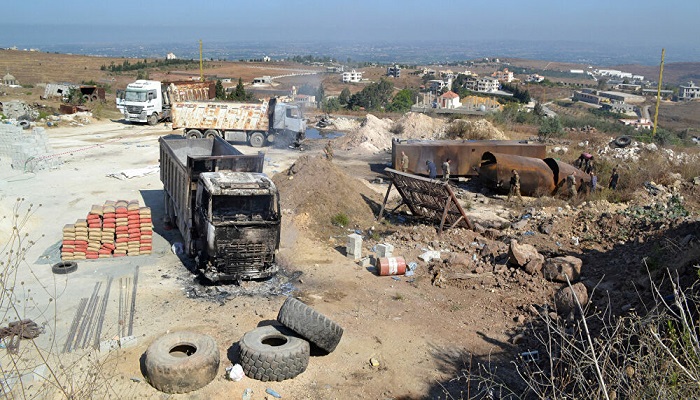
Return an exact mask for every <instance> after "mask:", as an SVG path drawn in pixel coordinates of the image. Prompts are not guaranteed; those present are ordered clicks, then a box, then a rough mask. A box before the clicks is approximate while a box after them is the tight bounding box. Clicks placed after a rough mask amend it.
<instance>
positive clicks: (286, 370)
mask: <svg viewBox="0 0 700 400" xmlns="http://www.w3.org/2000/svg"><path fill="white" fill-rule="evenodd" d="M238 344H239V346H240V348H241V353H240V355H241V360H240V361H241V366H242V367H243V372H245V374H246V376H247V377H249V378H253V379H257V380H260V381H263V382H267V381H277V382H279V381H283V380H285V379H291V378H294V377H295V376H297V375H299V374H301V373H302V372H304V371H305V370H306V367H307V366H308V365H309V353H310V346H309V342H307V341H306V340H304V339H302V338H300V337H298V336H297V335H296V334H295V333H294V332H292V331H291V330H289V329H287V328H285V327H283V326H272V325H268V326H262V327H260V328H256V329H253V330H252V331H250V332H248V333H246V334H245V335H243V337H242V338H241V340H240V341H239V342H238Z"/></svg>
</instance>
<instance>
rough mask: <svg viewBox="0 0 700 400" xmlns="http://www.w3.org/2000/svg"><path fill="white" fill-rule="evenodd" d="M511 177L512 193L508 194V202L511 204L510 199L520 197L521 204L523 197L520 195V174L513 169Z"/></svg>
mask: <svg viewBox="0 0 700 400" xmlns="http://www.w3.org/2000/svg"><path fill="white" fill-rule="evenodd" d="M510 172H511V176H510V191H509V192H508V202H510V198H511V197H512V196H518V200H520V203H522V202H523V197H522V196H521V195H520V175H519V174H518V171H516V170H515V169H512V170H511V171H510Z"/></svg>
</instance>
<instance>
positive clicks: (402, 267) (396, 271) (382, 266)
mask: <svg viewBox="0 0 700 400" xmlns="http://www.w3.org/2000/svg"><path fill="white" fill-rule="evenodd" d="M377 272H378V273H379V275H381V276H388V275H403V274H405V273H406V260H404V259H403V257H381V258H378V259H377Z"/></svg>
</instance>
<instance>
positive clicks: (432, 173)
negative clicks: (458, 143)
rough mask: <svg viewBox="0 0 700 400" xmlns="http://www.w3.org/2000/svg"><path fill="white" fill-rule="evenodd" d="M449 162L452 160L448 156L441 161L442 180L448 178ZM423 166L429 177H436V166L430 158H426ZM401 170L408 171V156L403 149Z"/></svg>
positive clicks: (447, 179)
mask: <svg viewBox="0 0 700 400" xmlns="http://www.w3.org/2000/svg"><path fill="white" fill-rule="evenodd" d="M451 163H452V160H450V159H449V158H446V159H445V161H444V162H443V163H442V180H443V181H445V182H447V181H449V180H450V168H451ZM425 168H426V170H427V171H428V177H429V178H430V179H436V178H437V167H436V166H435V163H434V162H433V161H432V160H428V161H426V162H425ZM401 172H408V156H407V155H406V152H404V151H402V152H401Z"/></svg>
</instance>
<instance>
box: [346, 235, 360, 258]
mask: <svg viewBox="0 0 700 400" xmlns="http://www.w3.org/2000/svg"><path fill="white" fill-rule="evenodd" d="M345 255H346V256H347V257H348V258H352V259H353V260H355V261H357V260H359V259H360V258H361V257H362V236H360V235H358V234H357V233H353V234H351V235H348V244H347V246H345Z"/></svg>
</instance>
